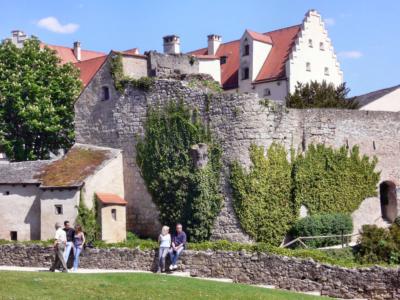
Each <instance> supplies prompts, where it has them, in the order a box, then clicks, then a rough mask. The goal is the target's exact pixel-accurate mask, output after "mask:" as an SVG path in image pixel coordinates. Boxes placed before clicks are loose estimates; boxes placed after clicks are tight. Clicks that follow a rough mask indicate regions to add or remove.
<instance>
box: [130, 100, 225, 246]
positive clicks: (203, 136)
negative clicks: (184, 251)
mask: <svg viewBox="0 0 400 300" xmlns="http://www.w3.org/2000/svg"><path fill="white" fill-rule="evenodd" d="M198 143H206V144H208V147H209V158H210V159H209V163H208V165H207V166H206V167H205V168H204V169H196V168H194V166H193V162H192V158H191V157H190V154H189V149H190V147H191V146H192V145H195V144H198ZM220 158H221V151H220V149H219V146H218V145H216V144H215V143H214V142H213V141H212V139H211V135H210V133H209V131H208V130H207V129H206V127H205V126H204V125H203V124H202V122H201V121H200V119H199V118H198V117H197V114H196V112H194V114H193V115H192V114H191V113H190V111H189V110H188V109H187V108H186V107H185V106H184V104H183V103H182V102H171V103H169V104H167V105H166V106H165V107H163V108H160V109H154V108H150V109H149V111H148V116H147V120H146V123H145V135H144V138H143V139H141V140H139V141H138V144H137V163H138V166H139V167H140V169H141V173H142V175H143V178H144V180H145V182H146V185H147V187H148V189H149V191H150V193H151V195H152V198H153V201H154V202H155V204H156V205H157V206H158V208H159V211H160V222H161V223H162V224H166V225H169V226H174V225H175V224H176V223H178V222H180V223H182V225H183V226H184V227H185V230H186V232H187V233H188V236H189V238H190V240H191V241H203V240H207V239H208V238H209V237H210V235H211V230H212V226H213V224H214V221H215V218H216V217H217V215H218V212H219V211H220V208H221V203H222V196H221V193H220V191H219V181H220V172H221V163H220Z"/></svg>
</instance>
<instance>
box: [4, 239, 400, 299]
mask: <svg viewBox="0 0 400 300" xmlns="http://www.w3.org/2000/svg"><path fill="white" fill-rule="evenodd" d="M156 255H157V253H156V251H154V250H148V251H141V250H138V249H127V248H113V249H86V250H85V251H84V252H83V254H82V255H81V262H80V265H81V267H82V268H103V269H125V270H126V269H136V270H145V271H154V270H155V266H156ZM53 256H54V254H53V249H52V247H47V248H43V247H41V246H37V245H34V246H25V245H18V244H16V245H2V246H0V265H8V266H10V265H12V266H24V267H27V266H32V267H50V265H51V262H52V259H53ZM181 262H182V263H181V265H180V269H181V270H183V271H186V272H190V274H191V275H192V276H199V277H215V278H231V279H233V280H234V281H235V282H242V283H250V284H266V285H274V286H276V287H277V288H281V289H288V290H295V291H304V292H308V291H318V292H320V293H321V294H322V295H327V296H331V297H340V298H364V299H365V298H367V299H399V298H400V272H399V269H388V268H382V267H373V268H362V269H347V268H341V267H335V266H329V265H324V264H319V263H316V262H314V261H312V260H300V259H297V258H291V257H281V256H277V255H273V254H267V253H264V254H257V253H246V252H233V251H190V250H187V251H185V252H184V254H183V255H182V259H181Z"/></svg>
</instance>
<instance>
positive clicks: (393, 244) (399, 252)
mask: <svg viewBox="0 0 400 300" xmlns="http://www.w3.org/2000/svg"><path fill="white" fill-rule="evenodd" d="M359 243H360V244H359V246H358V253H357V260H358V261H359V262H360V263H388V264H399V263H400V226H399V225H397V224H396V223H394V224H392V226H390V228H389V229H387V228H379V227H377V226H376V225H364V226H363V227H362V231H361V236H360V238H359Z"/></svg>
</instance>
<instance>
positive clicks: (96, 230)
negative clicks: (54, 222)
mask: <svg viewBox="0 0 400 300" xmlns="http://www.w3.org/2000/svg"><path fill="white" fill-rule="evenodd" d="M75 223H76V224H79V225H81V226H82V230H83V232H84V233H85V238H86V242H87V243H93V242H94V241H97V240H98V239H99V238H100V225H99V223H98V221H97V201H96V199H95V198H94V199H93V208H92V209H89V208H88V207H87V206H86V205H85V200H84V198H83V193H82V192H81V194H80V200H79V206H78V217H77V218H76V222H75Z"/></svg>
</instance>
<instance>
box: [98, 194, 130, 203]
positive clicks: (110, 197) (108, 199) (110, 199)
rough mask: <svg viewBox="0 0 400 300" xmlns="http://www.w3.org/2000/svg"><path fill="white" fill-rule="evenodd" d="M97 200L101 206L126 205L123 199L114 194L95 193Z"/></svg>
mask: <svg viewBox="0 0 400 300" xmlns="http://www.w3.org/2000/svg"><path fill="white" fill-rule="evenodd" d="M96 197H97V199H98V200H99V201H100V202H101V203H103V204H116V205H127V204H128V202H126V201H125V200H124V199H123V198H121V197H120V196H118V195H116V194H111V193H96Z"/></svg>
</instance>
